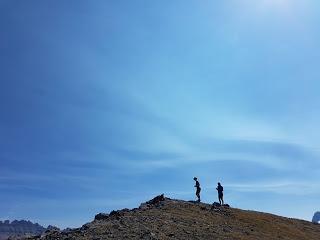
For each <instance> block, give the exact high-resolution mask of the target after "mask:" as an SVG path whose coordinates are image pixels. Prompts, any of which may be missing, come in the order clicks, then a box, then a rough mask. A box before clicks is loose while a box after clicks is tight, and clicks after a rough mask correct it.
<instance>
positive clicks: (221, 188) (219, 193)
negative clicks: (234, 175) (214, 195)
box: [216, 182, 224, 205]
mask: <svg viewBox="0 0 320 240" xmlns="http://www.w3.org/2000/svg"><path fill="white" fill-rule="evenodd" d="M216 189H217V191H218V197H219V203H220V205H221V202H222V205H223V204H224V202H223V187H222V186H221V184H220V183H219V182H218V187H217V188H216Z"/></svg>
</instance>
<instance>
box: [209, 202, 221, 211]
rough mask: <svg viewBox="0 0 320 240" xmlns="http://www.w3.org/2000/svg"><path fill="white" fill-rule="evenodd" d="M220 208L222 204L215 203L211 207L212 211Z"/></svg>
mask: <svg viewBox="0 0 320 240" xmlns="http://www.w3.org/2000/svg"><path fill="white" fill-rule="evenodd" d="M219 207H221V204H220V203H217V202H214V203H212V205H211V209H212V208H219Z"/></svg>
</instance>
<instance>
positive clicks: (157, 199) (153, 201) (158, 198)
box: [146, 194, 166, 205]
mask: <svg viewBox="0 0 320 240" xmlns="http://www.w3.org/2000/svg"><path fill="white" fill-rule="evenodd" d="M164 200H166V199H165V197H164V194H161V195H159V196H156V197H155V198H153V199H151V200H150V201H148V202H146V204H150V205H156V204H158V203H160V202H162V201H164Z"/></svg>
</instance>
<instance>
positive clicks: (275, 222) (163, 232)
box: [28, 195, 320, 240]
mask: <svg viewBox="0 0 320 240" xmlns="http://www.w3.org/2000/svg"><path fill="white" fill-rule="evenodd" d="M28 239H29V240H31V239H32V240H39V239H44V240H51V239H61V240H72V239H74V240H75V239H79V240H88V239H94V240H103V239H154V240H155V239H159V240H162V239H288V240H289V239H290V240H293V239H299V240H303V239H305V240H313V239H317V240H318V239H320V225H319V224H314V223H311V222H308V221H304V220H298V219H292V218H286V217H281V216H276V215H273V214H269V213H262V212H256V211H249V210H241V209H236V208H231V207H229V206H228V205H223V206H221V205H220V204H218V203H214V204H212V205H211V204H206V203H198V202H194V201H184V200H178V199H170V198H166V197H164V195H159V196H157V197H155V198H153V199H151V200H150V201H148V202H145V203H142V204H141V205H140V206H139V207H138V208H134V209H131V210H130V209H122V210H118V211H111V212H110V213H99V214H97V215H96V216H95V219H94V220H93V221H92V222H89V223H87V224H84V225H83V226H82V227H80V228H76V229H69V230H64V231H59V230H57V229H54V230H52V231H47V232H46V233H45V234H42V235H39V236H35V237H30V238H28Z"/></svg>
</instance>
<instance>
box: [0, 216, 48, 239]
mask: <svg viewBox="0 0 320 240" xmlns="http://www.w3.org/2000/svg"><path fill="white" fill-rule="evenodd" d="M45 230H46V228H44V227H42V226H40V225H39V224H38V223H32V222H30V221H25V220H21V221H17V220H14V221H12V222H10V221H9V220H6V221H3V222H2V221H0V240H4V239H8V237H10V236H11V237H18V236H26V235H29V236H30V235H38V234H41V233H43V232H44V231H45Z"/></svg>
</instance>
